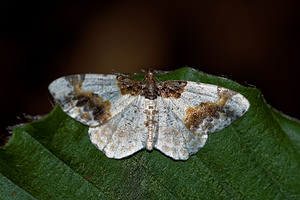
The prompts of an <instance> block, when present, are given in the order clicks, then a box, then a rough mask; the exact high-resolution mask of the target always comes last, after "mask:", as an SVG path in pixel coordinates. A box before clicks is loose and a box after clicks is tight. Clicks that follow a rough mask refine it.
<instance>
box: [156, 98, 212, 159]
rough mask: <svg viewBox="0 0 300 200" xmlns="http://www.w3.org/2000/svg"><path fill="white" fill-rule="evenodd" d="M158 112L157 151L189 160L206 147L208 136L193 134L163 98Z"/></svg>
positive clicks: (159, 101)
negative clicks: (192, 155)
mask: <svg viewBox="0 0 300 200" xmlns="http://www.w3.org/2000/svg"><path fill="white" fill-rule="evenodd" d="M158 110H159V112H158V115H159V120H158V135H157V141H156V144H155V146H154V147H155V148H156V149H158V150H160V151H161V152H162V153H164V154H165V155H167V156H170V157H171V158H173V159H175V160H187V159H188V158H189V156H190V155H191V154H195V153H197V152H198V150H199V149H200V148H202V147H203V146H204V145H205V142H206V140H207V135H206V134H205V135H202V134H197V133H194V132H192V131H191V130H190V129H189V128H188V127H187V126H186V125H185V124H184V122H183V121H182V120H181V119H179V117H178V116H177V115H176V114H175V113H174V112H172V111H171V110H170V108H169V107H168V106H166V105H165V103H164V102H163V100H162V98H161V97H159V98H158Z"/></svg>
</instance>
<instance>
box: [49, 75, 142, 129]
mask: <svg viewBox="0 0 300 200" xmlns="http://www.w3.org/2000/svg"><path fill="white" fill-rule="evenodd" d="M139 85H140V82H139V81H136V80H133V79H130V78H127V77H122V76H116V75H102V74H80V75H70V76H65V77H61V78H59V79H57V80H55V81H53V82H52V83H51V84H50V85H49V90H50V93H51V94H52V96H53V97H54V99H55V101H56V102H57V103H58V104H60V106H61V107H62V109H63V110H64V111H65V112H66V113H67V114H68V115H69V116H71V117H72V118H74V119H76V120H77V121H79V122H81V123H83V124H85V125H88V126H97V125H100V124H102V123H104V122H105V121H107V120H109V119H110V118H112V117H113V116H115V115H117V114H118V113H120V112H121V111H122V110H123V109H125V108H126V107H127V106H128V105H129V104H131V103H132V102H133V101H134V100H135V99H136V98H137V95H138V93H139ZM134 87H135V88H134ZM133 89H135V90H134V91H133Z"/></svg>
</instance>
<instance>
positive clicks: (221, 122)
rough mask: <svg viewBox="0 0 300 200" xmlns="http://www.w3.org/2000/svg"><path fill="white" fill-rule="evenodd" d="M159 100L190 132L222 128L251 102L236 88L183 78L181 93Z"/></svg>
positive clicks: (241, 113)
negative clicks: (183, 83)
mask: <svg viewBox="0 0 300 200" xmlns="http://www.w3.org/2000/svg"><path fill="white" fill-rule="evenodd" d="M181 82H182V81H180V83H181ZM162 101H163V103H164V105H165V106H166V107H168V108H169V109H170V110H171V112H173V113H174V114H175V115H176V116H178V118H179V119H180V120H181V121H182V122H184V124H185V125H186V126H187V127H188V128H189V129H190V130H191V131H192V132H194V133H197V134H202V135H204V134H209V133H213V132H216V131H219V130H221V129H223V128H225V127H226V126H228V125H229V124H230V123H232V122H233V121H234V120H236V119H237V118H239V117H241V116H242V115H243V114H244V113H245V112H246V111H247V110H248V108H249V106H250V104H249V102H248V100H247V99H246V98H245V97H244V96H243V95H241V94H239V93H237V92H234V91H232V90H229V89H226V88H223V87H219V86H216V85H210V84H204V83H197V82H192V81H186V85H185V87H184V89H183V91H182V92H181V93H180V95H178V96H175V97H166V98H162Z"/></svg>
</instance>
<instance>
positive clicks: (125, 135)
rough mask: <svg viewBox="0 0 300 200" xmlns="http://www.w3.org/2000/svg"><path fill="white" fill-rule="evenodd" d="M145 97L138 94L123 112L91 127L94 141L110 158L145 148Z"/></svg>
mask: <svg viewBox="0 0 300 200" xmlns="http://www.w3.org/2000/svg"><path fill="white" fill-rule="evenodd" d="M144 102H145V98H144V97H142V96H138V97H137V99H136V100H134V102H132V103H131V104H130V105H129V106H127V107H126V108H125V109H124V110H123V111H122V112H121V113H119V114H117V115H115V116H114V117H113V118H111V119H110V120H108V121H107V122H105V123H104V124H102V125H101V126H97V127H93V128H92V127H91V128H89V135H90V139H91V141H92V143H93V144H94V145H95V146H96V147H97V148H98V149H100V150H101V151H103V152H104V153H105V155H106V156H107V157H109V158H116V159H120V158H124V157H127V156H129V155H131V154H133V153H135V152H137V151H139V150H141V149H143V148H145V142H146V139H147V132H148V130H147V127H146V126H145V125H144V122H145V121H146V115H145V114H143V111H144Z"/></svg>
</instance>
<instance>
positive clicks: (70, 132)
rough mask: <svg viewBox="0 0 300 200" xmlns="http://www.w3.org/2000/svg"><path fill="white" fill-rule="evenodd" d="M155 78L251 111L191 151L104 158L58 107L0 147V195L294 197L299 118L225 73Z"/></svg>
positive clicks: (299, 195)
mask: <svg viewBox="0 0 300 200" xmlns="http://www.w3.org/2000/svg"><path fill="white" fill-rule="evenodd" d="M139 78H141V77H139ZM158 78H159V80H170V79H177V80H178V79H180V80H190V81H198V82H204V83H210V84H215V85H219V86H223V87H226V88H229V89H232V90H234V91H237V92H239V93H241V94H243V95H244V96H245V97H246V98H247V99H248V100H249V102H250V109H249V111H248V112H247V113H246V114H245V115H244V116H243V117H241V118H240V119H238V120H237V121H235V122H234V123H233V124H232V125H231V126H229V127H227V128H225V129H224V130H222V131H220V132H217V133H214V134H212V135H210V136H209V138H208V141H207V143H206V145H205V146H204V148H202V149H200V151H199V152H198V153H197V154H196V155H194V156H192V157H190V159H188V160H187V161H174V160H172V159H171V158H168V157H166V156H164V155H163V154H161V153H160V152H158V151H156V150H154V151H152V152H147V151H146V150H143V151H140V152H138V153H136V154H135V155H133V156H131V157H129V158H126V159H121V160H115V159H109V158H107V157H105V155H104V154H103V153H102V152H101V151H99V150H97V149H96V148H95V147H94V146H93V145H92V144H91V142H90V140H89V137H88V133H87V130H88V127H86V126H83V125H82V124H80V123H78V122H76V121H74V120H73V119H71V118H69V117H68V116H67V115H66V114H65V113H64V112H63V111H62V110H61V109H60V107H56V108H55V109H54V110H53V112H52V113H51V114H49V115H48V116H47V117H45V118H43V119H41V120H39V121H36V122H32V123H28V124H26V125H24V126H22V127H16V128H14V130H13V132H14V134H13V136H12V138H11V139H10V141H9V142H8V143H7V144H6V145H5V146H4V147H1V148H0V199H300V181H299V180H300V157H299V153H300V124H299V122H297V121H295V120H292V119H290V118H288V117H286V116H284V115H282V114H280V113H278V112H277V111H275V110H274V109H273V108H271V107H270V106H269V105H267V104H266V102H265V101H264V99H263V97H262V95H261V93H260V91H259V90H257V89H255V88H250V87H243V86H241V85H239V84H238V83H235V82H233V81H231V80H228V79H225V78H220V77H215V76H211V75H207V74H203V73H200V72H198V71H195V70H193V69H191V68H187V67H185V68H181V69H178V70H176V71H174V72H171V73H169V74H164V75H159V76H158Z"/></svg>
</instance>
